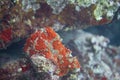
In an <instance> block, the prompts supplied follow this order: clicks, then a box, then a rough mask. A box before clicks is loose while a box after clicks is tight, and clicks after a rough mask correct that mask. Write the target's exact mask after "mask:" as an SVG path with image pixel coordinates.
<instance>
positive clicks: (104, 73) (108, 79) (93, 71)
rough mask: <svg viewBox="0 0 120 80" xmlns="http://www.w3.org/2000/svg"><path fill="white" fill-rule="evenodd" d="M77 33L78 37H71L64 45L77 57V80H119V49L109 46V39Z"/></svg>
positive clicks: (79, 31)
mask: <svg viewBox="0 0 120 80" xmlns="http://www.w3.org/2000/svg"><path fill="white" fill-rule="evenodd" d="M77 32H78V33H77V34H80V35H76V36H74V37H72V38H71V39H69V41H66V43H67V46H68V47H69V48H70V49H71V50H72V51H73V55H75V56H78V57H79V58H78V59H79V61H80V63H81V71H80V74H79V79H80V80H86V79H88V80H90V79H92V80H103V79H105V80H119V78H120V77H119V75H120V72H119V55H120V54H119V52H120V50H119V47H115V46H111V45H109V39H107V38H105V37H103V36H98V35H93V34H90V33H86V32H84V31H81V30H77ZM69 34H70V33H69ZM63 39H64V38H63ZM64 43H65V42H64ZM76 53H77V54H76Z"/></svg>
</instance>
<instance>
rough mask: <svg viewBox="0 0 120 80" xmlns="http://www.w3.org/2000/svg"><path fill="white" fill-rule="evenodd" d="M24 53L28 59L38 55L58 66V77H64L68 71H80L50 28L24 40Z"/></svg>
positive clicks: (75, 60)
mask: <svg viewBox="0 0 120 80" xmlns="http://www.w3.org/2000/svg"><path fill="white" fill-rule="evenodd" d="M24 51H25V52H26V53H27V54H28V55H29V56H30V57H31V56H32V55H34V54H40V55H42V56H44V57H45V58H47V59H49V60H51V61H53V62H54V63H55V65H57V66H58V69H57V70H56V73H57V75H58V76H64V75H66V74H67V73H68V72H69V71H70V70H74V69H80V63H79V61H78V60H77V58H76V57H73V56H72V55H71V51H70V50H69V49H67V48H66V47H65V46H64V45H63V44H62V42H61V39H60V37H59V35H58V34H57V33H56V32H55V31H54V30H53V29H52V28H51V27H45V28H42V29H40V30H36V32H35V33H33V34H32V35H31V36H30V37H29V38H28V39H27V40H26V44H25V46H24Z"/></svg>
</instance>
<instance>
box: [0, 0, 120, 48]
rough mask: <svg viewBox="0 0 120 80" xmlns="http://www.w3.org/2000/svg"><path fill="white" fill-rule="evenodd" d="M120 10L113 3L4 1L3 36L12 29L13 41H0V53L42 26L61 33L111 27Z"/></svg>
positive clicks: (0, 4) (1, 7)
mask: <svg viewBox="0 0 120 80" xmlns="http://www.w3.org/2000/svg"><path fill="white" fill-rule="evenodd" d="M6 4H7V5H6ZM118 7H119V1H114V0H111V1H109V0H105V1H104V0H86V1H85V0H59V1H56V0H1V1H0V34H1V33H2V32H4V29H8V28H11V29H12V33H11V34H12V38H11V40H10V41H9V42H5V41H4V39H2V38H0V49H4V48H6V47H7V46H8V45H9V44H11V43H13V42H15V41H19V40H20V39H23V38H26V37H27V36H29V35H30V34H31V33H32V32H33V31H35V28H41V27H43V26H51V27H53V28H54V29H55V30H60V29H62V28H71V27H70V26H73V25H75V26H76V27H79V28H86V27H88V26H91V25H99V24H100V25H101V24H106V23H109V22H111V21H112V20H114V19H113V17H114V13H115V12H116V11H117V9H118ZM2 34H5V33H2ZM8 40H9V39H8ZM3 45H4V46H3Z"/></svg>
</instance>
